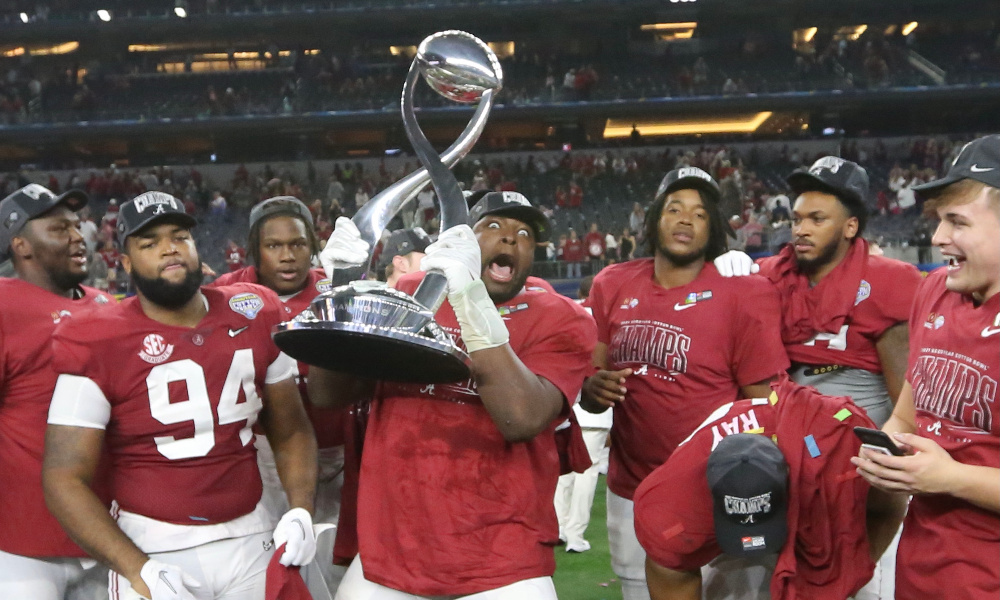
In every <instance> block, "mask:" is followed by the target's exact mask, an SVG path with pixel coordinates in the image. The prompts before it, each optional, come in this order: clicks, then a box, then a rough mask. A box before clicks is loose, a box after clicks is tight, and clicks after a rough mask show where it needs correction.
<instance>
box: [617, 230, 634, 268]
mask: <svg viewBox="0 0 1000 600" xmlns="http://www.w3.org/2000/svg"><path fill="white" fill-rule="evenodd" d="M635 246H636V241H635V236H634V235H633V234H632V228H631V227H626V228H625V229H624V230H623V231H622V237H621V239H620V240H619V241H618V256H619V260H621V261H622V262H627V261H630V260H632V259H633V258H635Z"/></svg>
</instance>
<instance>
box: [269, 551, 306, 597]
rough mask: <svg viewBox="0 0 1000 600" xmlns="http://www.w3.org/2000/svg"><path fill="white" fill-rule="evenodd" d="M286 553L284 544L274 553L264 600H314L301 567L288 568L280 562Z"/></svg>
mask: <svg viewBox="0 0 1000 600" xmlns="http://www.w3.org/2000/svg"><path fill="white" fill-rule="evenodd" d="M284 553H285V545H284V544H282V545H281V546H280V547H279V548H278V549H277V550H275V551H274V556H272V557H271V562H270V563H268V564H267V583H266V584H265V585H264V600H313V597H312V595H311V594H310V593H309V589H308V588H306V582H305V581H303V580H302V573H300V572H299V567H286V566H285V565H283V564H281V563H280V562H278V561H279V560H280V559H281V555H282V554H284Z"/></svg>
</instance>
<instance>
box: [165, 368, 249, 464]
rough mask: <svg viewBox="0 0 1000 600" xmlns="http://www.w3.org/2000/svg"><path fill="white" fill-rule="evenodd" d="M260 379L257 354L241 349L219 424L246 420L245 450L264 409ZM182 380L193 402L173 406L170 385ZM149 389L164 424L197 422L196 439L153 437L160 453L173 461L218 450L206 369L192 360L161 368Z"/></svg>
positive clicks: (242, 436)
mask: <svg viewBox="0 0 1000 600" xmlns="http://www.w3.org/2000/svg"><path fill="white" fill-rule="evenodd" d="M254 375H255V372H254V366H253V350H251V349H249V348H243V349H241V350H237V351H236V353H235V354H233V363H232V365H230V366H229V374H228V375H227V376H226V383H225V385H223V387H222V397H221V398H219V425H229V424H230V423H237V422H239V421H243V420H245V421H246V425H245V426H244V427H243V428H242V429H241V430H240V441H241V442H242V443H243V445H244V446H246V445H247V444H249V443H250V441H251V440H253V432H252V431H251V428H252V427H253V424H254V423H256V422H257V414H258V413H259V412H260V409H261V408H263V406H264V404H263V402H261V400H260V396H258V395H257V387H256V386H255V385H254ZM180 381H183V382H184V383H185V385H186V386H187V394H188V399H187V400H185V401H183V402H170V384H171V383H174V382H180ZM146 387H147V388H148V389H149V411H150V414H152V416H153V418H154V419H156V420H157V421H159V422H160V423H163V424H164V425H174V424H176V423H184V422H186V421H191V422H192V423H194V436H192V437H189V438H182V439H177V438H175V437H174V436H172V435H168V436H160V437H155V438H153V441H155V442H156V449H157V450H159V452H160V454H162V455H163V456H165V457H167V458H169V459H170V460H179V459H182V458H196V457H199V456H205V455H206V454H208V453H209V452H210V451H211V450H212V448H214V447H215V417H214V416H213V414H212V403H211V401H210V400H209V397H208V386H207V384H206V382H205V370H204V369H202V368H201V365H199V364H198V363H196V362H194V361H193V360H191V359H184V360H178V361H175V362H171V363H164V364H162V365H157V366H155V367H153V368H152V369H151V370H150V371H149V376H148V377H146ZM240 389H242V390H243V393H244V394H245V396H246V401H244V402H239V398H240Z"/></svg>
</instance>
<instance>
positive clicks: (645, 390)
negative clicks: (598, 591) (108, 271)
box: [589, 258, 788, 498]
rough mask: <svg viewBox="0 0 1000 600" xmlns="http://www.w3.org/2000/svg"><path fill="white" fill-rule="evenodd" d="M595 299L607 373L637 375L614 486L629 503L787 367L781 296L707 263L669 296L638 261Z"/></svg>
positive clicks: (620, 430)
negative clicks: (707, 422)
mask: <svg viewBox="0 0 1000 600" xmlns="http://www.w3.org/2000/svg"><path fill="white" fill-rule="evenodd" d="M589 300H590V305H591V307H592V308H593V311H594V319H595V320H596V321H597V339H598V341H600V342H602V343H604V344H607V346H608V351H607V363H608V367H609V368H610V369H611V370H613V371H617V370H620V369H625V368H630V369H632V375H631V376H629V377H628V378H627V379H626V382H625V387H626V388H627V389H628V392H627V393H626V400H625V402H623V403H621V404H619V405H616V406H615V408H614V411H615V414H614V421H615V425H614V427H612V429H611V440H612V442H611V458H610V462H609V465H608V487H609V488H611V491H613V492H614V493H615V494H617V495H619V496H622V497H624V498H632V494H633V493H634V492H635V488H636V487H637V486H638V485H639V483H640V482H641V481H642V480H643V479H644V478H645V477H646V476H647V475H649V473H650V472H652V470H653V469H655V468H656V467H658V466H660V465H661V464H663V463H664V462H666V460H667V459H668V458H670V453H671V452H673V450H674V448H676V447H677V444H679V443H680V442H681V440H683V439H684V438H685V437H687V435H688V434H689V433H691V431H693V430H694V428H695V427H697V426H698V424H699V423H701V422H702V420H703V419H704V418H705V416H707V415H708V414H709V413H711V412H712V410H713V409H715V408H716V407H718V406H721V405H722V404H725V403H727V402H732V401H733V400H736V399H737V398H738V397H739V395H740V387H741V386H744V385H749V384H752V383H756V382H758V381H762V380H765V379H768V378H770V377H773V376H775V375H777V374H779V373H780V372H782V371H784V370H785V369H787V368H788V358H787V357H786V356H785V351H784V349H783V347H782V344H781V334H780V327H779V324H778V318H779V310H780V309H779V306H778V294H777V292H776V291H775V290H774V288H773V286H771V284H770V283H768V281H767V280H765V279H764V278H763V277H758V276H751V277H744V278H739V279H726V278H723V277H722V276H721V275H719V272H718V271H716V270H715V267H714V266H713V265H712V264H710V263H706V264H705V267H704V268H703V269H702V271H701V273H699V275H698V277H697V278H696V279H695V280H694V281H693V282H691V283H689V284H688V285H685V286H681V287H676V288H672V289H669V290H668V289H664V288H663V287H661V286H660V285H659V284H657V283H656V282H655V281H654V280H653V259H651V258H649V259H642V260H633V261H629V262H627V263H621V264H617V265H611V266H610V267H608V268H606V269H604V270H603V271H601V272H600V273H599V274H598V275H597V277H595V278H594V285H593V287H592V288H591V290H590V299H589Z"/></svg>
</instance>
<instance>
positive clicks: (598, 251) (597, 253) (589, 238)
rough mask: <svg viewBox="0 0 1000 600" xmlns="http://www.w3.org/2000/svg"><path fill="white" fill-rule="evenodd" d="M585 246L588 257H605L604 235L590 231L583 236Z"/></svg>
mask: <svg viewBox="0 0 1000 600" xmlns="http://www.w3.org/2000/svg"><path fill="white" fill-rule="evenodd" d="M583 245H584V246H586V248H587V256H589V257H590V258H600V257H601V256H603V255H604V235H602V234H600V233H597V232H594V231H590V232H587V235H585V236H583Z"/></svg>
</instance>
